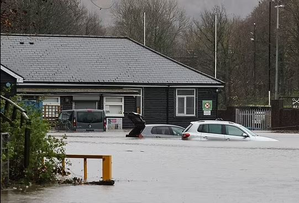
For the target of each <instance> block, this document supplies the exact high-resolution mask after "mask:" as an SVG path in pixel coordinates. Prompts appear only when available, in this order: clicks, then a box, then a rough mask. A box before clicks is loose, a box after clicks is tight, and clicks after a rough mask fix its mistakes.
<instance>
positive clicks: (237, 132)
mask: <svg viewBox="0 0 299 203" xmlns="http://www.w3.org/2000/svg"><path fill="white" fill-rule="evenodd" d="M243 133H244V132H243V131H242V130H241V129H239V128H237V127H235V126H230V125H227V126H226V134H227V135H234V136H243Z"/></svg>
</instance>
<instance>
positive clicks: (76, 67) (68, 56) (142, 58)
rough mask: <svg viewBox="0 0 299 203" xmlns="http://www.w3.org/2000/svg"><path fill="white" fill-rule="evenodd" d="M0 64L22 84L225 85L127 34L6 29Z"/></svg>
mask: <svg viewBox="0 0 299 203" xmlns="http://www.w3.org/2000/svg"><path fill="white" fill-rule="evenodd" d="M1 64H3V65H4V66H6V67H9V69H11V70H12V71H14V72H15V73H18V74H20V75H22V76H23V77H24V83H28V82H31V83H32V82H37V83H94V84H101V83H111V84H112V83H119V84H156V85H157V84H170V85H173V84H183V85H184V84H188V85H218V86H219V85H223V84H224V83H223V82H222V81H220V80H217V79H214V78H213V77H211V76H209V75H207V74H204V73H202V72H199V71H197V70H195V69H192V68H190V67H188V66H186V65H184V64H181V63H179V62H177V61H175V60H173V59H170V58H168V57H166V56H164V55H162V54H160V53H158V52H156V51H154V50H152V49H150V48H148V47H145V46H143V45H141V44H139V43H137V42H135V41H133V40H131V39H129V38H126V37H96V36H62V35H13V34H2V35H1Z"/></svg>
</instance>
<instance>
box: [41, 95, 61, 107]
mask: <svg viewBox="0 0 299 203" xmlns="http://www.w3.org/2000/svg"><path fill="white" fill-rule="evenodd" d="M46 99H57V102H47V101H45V100H46ZM42 102H43V106H45V105H57V106H60V97H45V98H44V99H43V100H42Z"/></svg>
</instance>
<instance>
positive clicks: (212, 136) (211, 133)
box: [198, 124, 225, 141]
mask: <svg viewBox="0 0 299 203" xmlns="http://www.w3.org/2000/svg"><path fill="white" fill-rule="evenodd" d="M223 128H224V127H223V125H221V124H201V125H200V126H199V127H198V132H200V137H201V138H202V139H206V140H214V141H224V140H225V136H224V129H223Z"/></svg>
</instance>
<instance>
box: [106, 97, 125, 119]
mask: <svg viewBox="0 0 299 203" xmlns="http://www.w3.org/2000/svg"><path fill="white" fill-rule="evenodd" d="M104 110H105V112H106V115H107V116H123V115H124V113H123V112H124V98H123V97H105V98H104Z"/></svg>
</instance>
